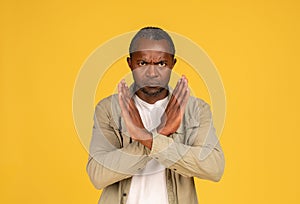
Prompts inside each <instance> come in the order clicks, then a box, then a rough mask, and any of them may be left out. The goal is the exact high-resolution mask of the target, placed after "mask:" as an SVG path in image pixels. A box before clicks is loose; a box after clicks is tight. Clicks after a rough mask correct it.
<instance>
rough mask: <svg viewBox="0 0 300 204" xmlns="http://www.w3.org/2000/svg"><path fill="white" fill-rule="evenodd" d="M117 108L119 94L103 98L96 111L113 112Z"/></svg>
mask: <svg viewBox="0 0 300 204" xmlns="http://www.w3.org/2000/svg"><path fill="white" fill-rule="evenodd" d="M115 109H119V102H118V94H113V95H110V96H108V97H106V98H103V99H101V100H100V101H99V102H98V103H97V105H96V107H95V112H99V111H101V112H107V113H111V112H112V111H113V110H115Z"/></svg>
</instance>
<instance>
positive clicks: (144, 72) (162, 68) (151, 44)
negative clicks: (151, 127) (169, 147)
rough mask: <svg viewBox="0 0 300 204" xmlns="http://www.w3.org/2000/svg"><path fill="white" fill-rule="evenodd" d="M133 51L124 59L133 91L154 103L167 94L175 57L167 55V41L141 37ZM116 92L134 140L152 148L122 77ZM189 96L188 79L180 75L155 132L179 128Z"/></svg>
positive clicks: (127, 126)
mask: <svg viewBox="0 0 300 204" xmlns="http://www.w3.org/2000/svg"><path fill="white" fill-rule="evenodd" d="M136 50H138V51H137V52H134V53H132V55H131V58H127V63H128V66H129V67H130V69H131V71H132V74H133V78H134V81H135V86H136V92H135V94H137V96H138V97H140V98H141V99H142V100H144V101H146V102H147V103H150V104H153V103H155V102H156V101H158V100H161V99H163V98H165V97H167V96H168V94H169V93H168V90H167V86H168V84H169V81H170V76H171V72H172V69H173V67H174V65H175V63H176V59H175V58H173V56H172V55H171V54H170V47H169V45H168V42H167V41H166V40H149V39H143V38H142V39H139V41H138V42H137V45H136ZM118 92H119V104H120V108H121V113H122V117H123V119H124V121H125V125H126V128H127V131H128V133H129V134H130V136H131V138H132V139H133V140H136V141H138V142H140V143H141V144H143V145H144V146H146V147H147V148H149V149H151V148H152V141H153V140H152V134H151V133H150V132H148V131H147V130H146V129H145V127H144V125H143V122H142V119H141V117H140V114H139V112H138V109H137V108H136V106H135V103H134V101H133V99H132V97H131V95H130V92H129V89H128V86H127V84H126V82H125V80H122V81H121V82H120V83H119V84H118ZM189 95H190V92H189V89H188V80H187V78H186V77H185V76H182V77H181V78H180V79H179V80H178V82H177V85H176V87H175V89H174V91H173V93H172V96H171V98H170V101H169V103H168V105H167V107H166V110H165V112H164V114H163V116H162V118H161V124H160V125H159V126H158V127H157V132H158V133H160V134H162V135H165V136H166V137H167V136H169V135H171V134H172V133H174V132H175V131H176V130H177V129H178V127H179V126H180V123H181V120H182V118H183V114H184V110H185V107H186V104H187V101H188V98H189Z"/></svg>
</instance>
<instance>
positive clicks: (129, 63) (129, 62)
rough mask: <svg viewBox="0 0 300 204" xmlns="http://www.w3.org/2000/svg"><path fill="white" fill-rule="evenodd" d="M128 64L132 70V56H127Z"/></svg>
mask: <svg viewBox="0 0 300 204" xmlns="http://www.w3.org/2000/svg"><path fill="white" fill-rule="evenodd" d="M127 64H128V66H129V67H130V69H131V71H132V61H131V58H130V57H127Z"/></svg>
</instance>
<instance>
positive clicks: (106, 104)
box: [87, 95, 224, 204]
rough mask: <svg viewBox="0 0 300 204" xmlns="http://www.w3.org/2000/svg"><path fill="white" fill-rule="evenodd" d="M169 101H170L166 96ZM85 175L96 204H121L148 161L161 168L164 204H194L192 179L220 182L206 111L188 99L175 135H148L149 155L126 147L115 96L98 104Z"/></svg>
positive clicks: (217, 149)
mask: <svg viewBox="0 0 300 204" xmlns="http://www.w3.org/2000/svg"><path fill="white" fill-rule="evenodd" d="M169 97H170V96H169ZM89 154H90V156H89V160H88V163H87V173H88V175H89V177H90V180H91V182H92V183H93V185H94V186H95V187H96V188H97V189H102V188H104V189H103V192H102V195H101V198H100V200H99V203H101V204H102V203H105V204H118V203H120V204H125V203H126V201H127V197H128V193H129V190H130V182H131V178H132V175H134V174H135V172H137V171H138V170H140V169H141V168H143V167H144V166H145V165H146V163H147V161H149V160H150V159H156V160H157V161H159V162H160V163H161V164H163V165H164V166H165V167H166V184H167V191H168V199H169V204H186V203H189V204H194V203H195V204H196V203H198V201H197V194H196V189H195V185H194V179H193V177H198V178H201V179H208V180H212V181H219V180H220V178H221V176H222V174H223V171H224V155H223V152H222V149H221V146H220V144H219V141H218V138H217V137H216V135H215V129H214V127H213V123H212V116H211V111H210V107H209V105H208V104H207V103H205V102H204V101H203V100H201V99H198V98H194V97H190V98H189V101H188V104H187V106H186V110H185V114H184V118H183V120H182V122H181V125H180V127H179V128H178V130H177V131H176V132H175V133H173V134H172V135H170V136H169V137H166V136H164V135H160V134H158V133H154V134H153V144H152V149H151V150H149V149H148V148H146V147H145V146H143V145H142V144H140V143H139V142H137V141H131V139H130V137H129V136H128V133H127V131H126V126H125V123H124V121H123V119H122V117H121V114H120V107H119V103H118V96H117V95H112V96H110V97H108V98H105V99H103V100H101V101H100V102H99V103H98V104H97V106H96V109H95V116H94V127H93V135H92V139H91V143H90V152H89Z"/></svg>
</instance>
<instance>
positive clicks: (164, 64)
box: [158, 61, 167, 67]
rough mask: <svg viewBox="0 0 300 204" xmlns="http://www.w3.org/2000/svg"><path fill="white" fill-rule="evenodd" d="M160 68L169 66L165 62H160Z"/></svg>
mask: <svg viewBox="0 0 300 204" xmlns="http://www.w3.org/2000/svg"><path fill="white" fill-rule="evenodd" d="M158 66H160V67H165V66H167V63H166V62H164V61H160V62H159V63H158Z"/></svg>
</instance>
